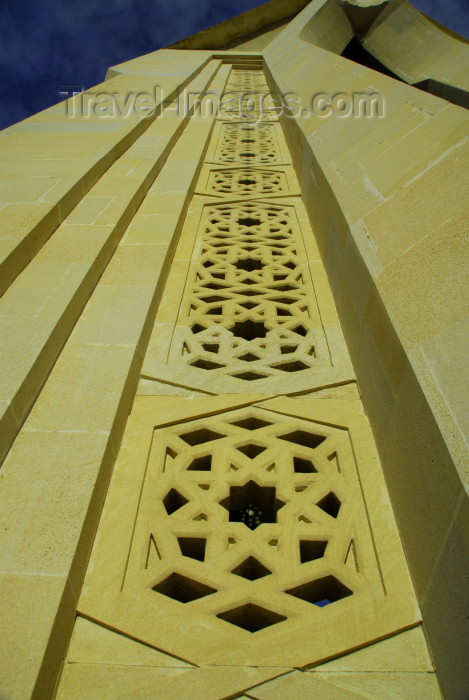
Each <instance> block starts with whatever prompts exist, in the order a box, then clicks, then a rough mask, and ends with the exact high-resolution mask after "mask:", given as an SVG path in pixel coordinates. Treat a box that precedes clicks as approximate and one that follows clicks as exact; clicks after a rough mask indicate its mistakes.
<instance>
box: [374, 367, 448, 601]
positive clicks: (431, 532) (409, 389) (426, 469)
mask: <svg viewBox="0 0 469 700" xmlns="http://www.w3.org/2000/svg"><path fill="white" fill-rule="evenodd" d="M382 456H383V468H384V470H385V475H386V481H387V486H388V489H389V494H390V497H391V500H392V503H393V506H394V512H395V515H396V520H397V523H398V526H399V530H400V533H401V537H402V540H403V542H404V546H405V551H406V555H407V558H408V561H409V566H410V567H411V570H412V576H413V580H414V585H415V587H416V591H417V594H418V595H420V596H422V595H424V594H425V591H426V589H427V587H428V585H429V582H430V578H431V576H432V571H433V568H434V566H435V563H436V557H437V552H439V551H441V548H442V547H443V544H444V542H445V541H446V536H447V533H448V530H449V528H450V526H451V523H452V520H453V517H454V516H453V513H454V508H455V504H456V503H457V502H458V499H459V498H460V497H461V493H462V485H461V482H460V477H459V476H458V474H457V472H456V469H455V466H454V463H453V460H452V458H451V456H450V454H449V452H448V448H447V445H446V444H445V440H444V436H443V435H441V432H440V429H439V427H438V425H437V423H436V421H435V417H434V416H433V414H432V411H431V408H430V406H429V405H428V402H427V399H426V397H425V395H424V393H423V391H422V388H421V387H420V385H419V383H418V380H417V379H416V377H415V375H414V372H413V370H412V367H411V366H410V364H409V363H407V364H406V366H405V368H404V371H403V375H402V380H401V385H400V391H399V394H398V396H397V398H396V403H395V408H394V412H393V416H392V421H391V422H390V423H389V426H388V428H387V430H386V437H385V443H384V445H383V450H382Z"/></svg>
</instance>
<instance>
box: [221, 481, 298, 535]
mask: <svg viewBox="0 0 469 700" xmlns="http://www.w3.org/2000/svg"><path fill="white" fill-rule="evenodd" d="M220 505H221V506H223V507H224V508H226V509H227V510H228V511H229V513H230V518H229V519H230V521H231V522H235V523H244V524H245V525H246V527H248V528H249V529H250V530H255V529H256V528H257V527H259V525H261V524H262V523H276V522H277V511H278V510H280V508H282V507H283V506H284V505H285V504H284V502H283V501H281V500H280V499H278V498H276V489H275V486H259V484H256V482H255V481H248V482H247V484H244V486H231V487H230V495H229V496H228V498H225V499H223V501H220Z"/></svg>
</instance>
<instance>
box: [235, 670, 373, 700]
mask: <svg viewBox="0 0 469 700" xmlns="http://www.w3.org/2000/svg"><path fill="white" fill-rule="evenodd" d="M248 693H249V695H248V697H251V698H254V699H255V700H276V698H282V700H296V699H297V698H314V699H315V700H331V698H334V700H359V698H362V697H363V696H362V694H361V693H359V692H354V691H353V690H348V689H347V688H339V687H333V686H332V685H330V684H329V683H327V682H324V681H323V679H322V677H321V678H317V677H316V675H315V674H312V673H301V672H300V671H293V673H287V674H285V675H284V676H281V677H280V678H278V679H276V680H273V681H269V682H268V683H263V684H262V685H260V686H256V687H254V688H250V689H249V691H248ZM332 693H334V695H332Z"/></svg>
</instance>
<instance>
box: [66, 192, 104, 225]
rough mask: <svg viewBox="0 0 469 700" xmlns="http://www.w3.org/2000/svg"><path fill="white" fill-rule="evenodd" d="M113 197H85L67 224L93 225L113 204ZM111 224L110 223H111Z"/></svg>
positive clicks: (69, 217)
mask: <svg viewBox="0 0 469 700" xmlns="http://www.w3.org/2000/svg"><path fill="white" fill-rule="evenodd" d="M113 199H114V197H113V195H107V196H105V197H103V196H101V197H95V196H92V195H91V194H90V195H87V196H86V197H85V198H84V199H83V201H82V202H80V203H79V204H78V206H77V207H76V208H75V209H74V210H73V211H72V213H71V214H70V215H69V216H68V218H67V224H95V223H97V220H98V218H99V216H100V215H101V214H102V213H103V212H104V211H105V210H106V209H107V208H108V207H109V205H110V204H111V203H112V202H113ZM111 223H112V222H111Z"/></svg>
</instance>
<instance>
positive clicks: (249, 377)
mask: <svg viewBox="0 0 469 700" xmlns="http://www.w3.org/2000/svg"><path fill="white" fill-rule="evenodd" d="M231 376H232V377H236V379H244V380H245V381H247V382H252V381H255V380H256V379H265V377H266V376H267V375H266V374H259V373H258V372H237V373H236V374H232V375H231Z"/></svg>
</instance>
